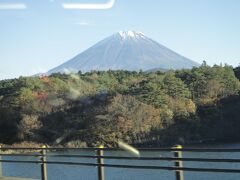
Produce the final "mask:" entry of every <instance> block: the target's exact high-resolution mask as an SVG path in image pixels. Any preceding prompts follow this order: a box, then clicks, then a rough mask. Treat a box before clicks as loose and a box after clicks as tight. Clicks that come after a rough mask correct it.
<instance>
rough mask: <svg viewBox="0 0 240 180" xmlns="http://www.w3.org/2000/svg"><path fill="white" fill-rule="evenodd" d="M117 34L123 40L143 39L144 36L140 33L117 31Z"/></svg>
mask: <svg viewBox="0 0 240 180" xmlns="http://www.w3.org/2000/svg"><path fill="white" fill-rule="evenodd" d="M118 34H119V36H121V38H123V39H126V38H144V37H145V35H144V34H143V33H142V32H138V31H119V32H118Z"/></svg>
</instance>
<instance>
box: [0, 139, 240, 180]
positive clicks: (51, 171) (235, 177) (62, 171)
mask: <svg viewBox="0 0 240 180" xmlns="http://www.w3.org/2000/svg"><path fill="white" fill-rule="evenodd" d="M191 147H192V146H191ZM194 147H196V146H194ZM197 147H201V148H204V147H211V148H240V143H231V144H230V143H228V144H214V145H213V144H212V145H206V144H205V145H199V146H197ZM58 154H82V155H94V152H93V151H92V152H89V151H88V152H86V151H71V152H61V153H60V152H58ZM105 155H114V156H129V155H130V154H128V153H127V152H122V151H119V152H105ZM141 156H145V157H147V156H149V157H152V156H154V157H169V156H172V153H170V152H141ZM183 157H198V158H200V157H201V158H238V159H240V152H230V153H229V152H228V153H222V152H221V153H220V152H219V153H214V152H183ZM2 158H3V159H12V157H11V158H10V157H2ZM14 159H18V160H37V158H32V157H16V158H14ZM48 160H51V161H70V162H92V163H95V162H96V160H94V159H91V160H89V159H80V158H66V157H49V158H48ZM105 162H106V163H112V164H128V165H158V166H173V165H174V164H173V163H174V162H168V161H141V160H105ZM184 166H186V167H202V168H233V169H240V163H209V162H184ZM2 169H3V175H4V176H11V177H26V178H34V179H40V177H41V175H40V165H38V164H13V163H3V164H2ZM47 174H48V179H49V180H76V179H81V180H96V179H97V168H96V167H84V166H73V165H70V166H69V165H49V164H48V165H47ZM184 177H185V180H205V179H206V180H207V179H211V180H219V179H222V180H239V179H240V174H230V173H209V172H184ZM105 179H106V180H128V179H129V180H147V179H152V180H155V179H158V180H159V179H161V180H175V174H174V171H166V170H143V169H139V170H136V169H120V168H108V167H107V168H106V167H105Z"/></svg>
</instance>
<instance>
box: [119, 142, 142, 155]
mask: <svg viewBox="0 0 240 180" xmlns="http://www.w3.org/2000/svg"><path fill="white" fill-rule="evenodd" d="M118 146H119V147H120V148H121V149H124V150H126V151H128V152H129V153H131V154H132V155H134V156H138V157H139V156H140V152H139V151H138V150H137V149H136V148H134V147H132V146H130V145H128V144H126V143H124V142H122V141H118Z"/></svg>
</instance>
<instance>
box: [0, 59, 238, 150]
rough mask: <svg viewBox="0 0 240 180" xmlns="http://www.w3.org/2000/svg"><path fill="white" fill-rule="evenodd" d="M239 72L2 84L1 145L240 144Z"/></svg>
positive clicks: (100, 74)
mask: <svg viewBox="0 0 240 180" xmlns="http://www.w3.org/2000/svg"><path fill="white" fill-rule="evenodd" d="M239 79H240V67H237V68H233V67H231V66H228V65H225V66H222V65H214V66H212V67H210V66H208V65H207V64H206V63H205V62H204V63H203V64H202V65H201V66H200V67H196V68H193V69H190V70H187V69H185V70H176V71H173V70H170V71H167V72H160V71H159V72H142V71H139V72H135V71H131V72H130V71H123V70H118V71H112V70H109V71H92V72H88V73H81V72H78V73H75V74H60V73H58V74H52V75H50V76H40V77H20V78H18V79H10V80H2V81H0V143H2V144H10V145H12V144H18V143H30V144H31V142H32V143H36V144H48V145H50V146H51V145H52V146H53V145H54V146H58V145H59V146H66V147H79V146H97V145H99V144H104V145H106V146H109V147H111V146H116V142H118V141H119V140H121V141H124V142H126V143H129V144H132V145H135V146H149V147H150V146H151V147H158V146H162V145H172V144H176V143H181V144H189V143H201V142H204V141H218V140H223V141H229V140H239V139H240V82H239Z"/></svg>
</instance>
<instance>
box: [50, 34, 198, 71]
mask: <svg viewBox="0 0 240 180" xmlns="http://www.w3.org/2000/svg"><path fill="white" fill-rule="evenodd" d="M193 66H199V64H198V63H196V62H194V61H192V60H190V59H187V58H185V57H183V56H181V55H179V54H177V53H175V52H174V51H172V50H170V49H168V48H166V47H164V46H162V45H161V44H159V43H157V42H156V41H154V40H152V39H150V38H148V37H147V36H145V35H144V34H143V33H141V32H136V31H120V32H118V33H116V34H114V35H112V36H110V37H107V38H105V39H103V40H102V41H100V42H98V43H97V44H95V45H94V46H92V47H90V48H89V49H87V50H85V51H84V52H82V53H80V54H79V55H77V56H75V57H74V58H72V59H71V60H69V61H67V62H65V63H63V64H61V65H60V66H58V67H56V68H53V69H51V70H50V71H48V74H51V73H55V72H69V71H71V72H77V71H82V72H88V71H91V70H109V69H111V70H120V69H122V70H135V71H139V70H143V71H146V70H149V69H156V68H160V69H182V68H192V67H193Z"/></svg>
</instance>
